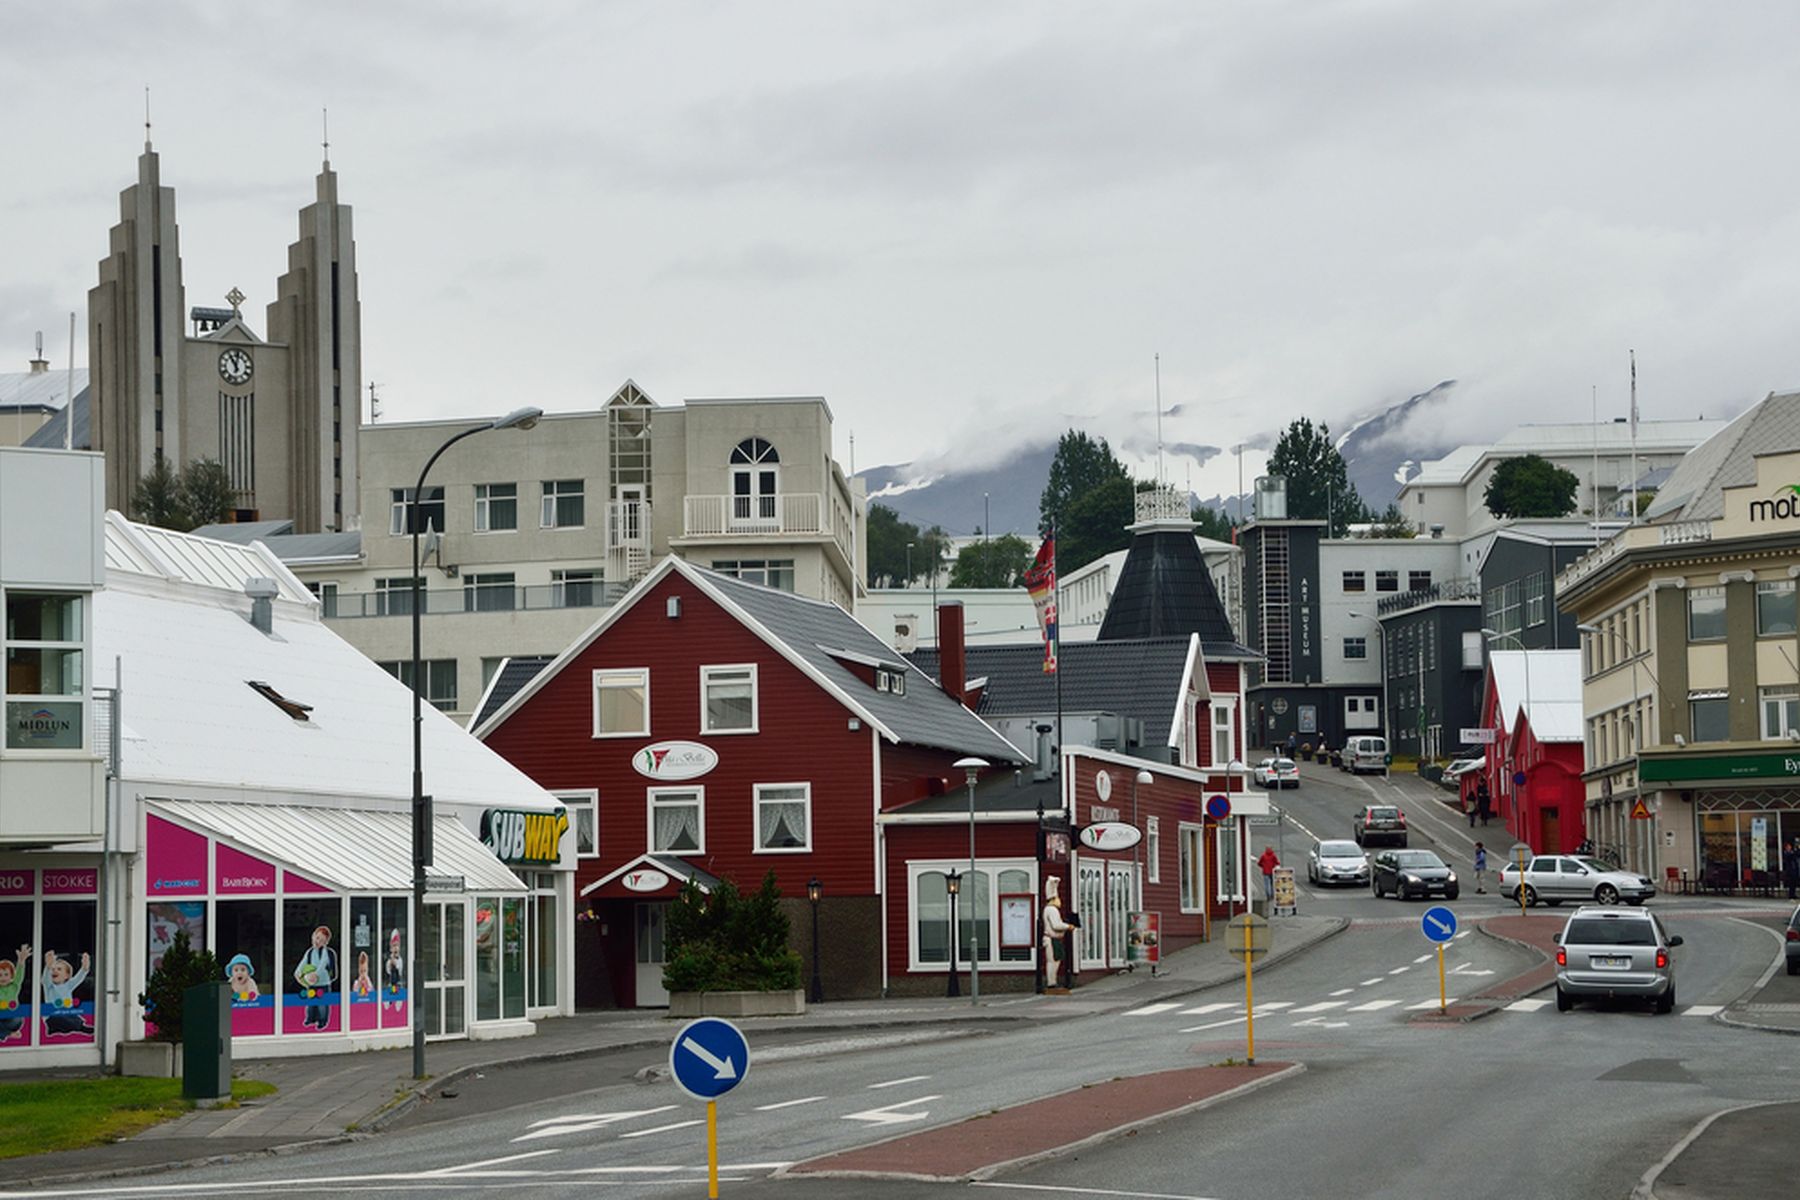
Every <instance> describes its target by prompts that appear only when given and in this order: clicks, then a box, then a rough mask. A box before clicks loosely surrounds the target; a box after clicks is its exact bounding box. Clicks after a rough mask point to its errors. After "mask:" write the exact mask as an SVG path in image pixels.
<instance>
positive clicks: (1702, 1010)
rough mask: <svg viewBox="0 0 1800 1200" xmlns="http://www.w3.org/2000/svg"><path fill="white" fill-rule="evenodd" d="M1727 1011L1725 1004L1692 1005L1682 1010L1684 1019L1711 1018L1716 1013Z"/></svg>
mask: <svg viewBox="0 0 1800 1200" xmlns="http://www.w3.org/2000/svg"><path fill="white" fill-rule="evenodd" d="M1724 1011H1725V1006H1724V1005H1723V1004H1690V1005H1688V1006H1687V1007H1686V1008H1684V1009H1682V1010H1681V1015H1682V1016H1684V1017H1710V1016H1712V1015H1713V1014H1714V1013H1720V1012H1724Z"/></svg>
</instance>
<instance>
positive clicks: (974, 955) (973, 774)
mask: <svg viewBox="0 0 1800 1200" xmlns="http://www.w3.org/2000/svg"><path fill="white" fill-rule="evenodd" d="M956 765H957V766H959V767H961V768H962V769H963V778H964V779H966V780H967V781H968V784H969V899H970V901H971V902H973V901H974V899H975V896H976V893H977V892H979V891H980V890H981V889H980V888H979V887H977V886H976V883H975V780H976V779H978V778H979V777H980V775H981V772H982V771H984V770H985V769H986V768H987V765H988V761H987V759H985V758H975V757H972V756H971V757H969V758H959V759H957V760H956ZM980 924H981V922H980V919H979V918H978V917H977V916H976V914H975V913H973V912H971V913H970V914H969V1003H970V1004H978V1003H980V1001H981V954H980V952H979V951H980V947H979V946H978V945H977V943H976V936H977V932H976V931H977V930H978V929H979V928H980Z"/></svg>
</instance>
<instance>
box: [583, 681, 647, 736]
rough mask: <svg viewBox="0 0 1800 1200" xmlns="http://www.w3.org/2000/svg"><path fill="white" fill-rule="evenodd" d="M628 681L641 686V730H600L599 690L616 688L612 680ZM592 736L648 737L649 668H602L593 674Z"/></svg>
mask: <svg viewBox="0 0 1800 1200" xmlns="http://www.w3.org/2000/svg"><path fill="white" fill-rule="evenodd" d="M625 679H629V680H631V681H632V682H633V683H638V684H642V685H643V688H644V725H643V728H642V729H615V730H611V731H607V730H603V729H601V728H600V689H601V688H604V687H609V686H617V685H615V684H613V683H612V681H613V680H625ZM592 703H593V706H594V718H593V719H594V736H595V737H596V738H628V737H649V736H650V668H649V667H603V668H601V669H599V670H597V671H595V672H594V681H593V701H592Z"/></svg>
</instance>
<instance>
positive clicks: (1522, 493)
mask: <svg viewBox="0 0 1800 1200" xmlns="http://www.w3.org/2000/svg"><path fill="white" fill-rule="evenodd" d="M1580 486H1581V480H1579V479H1577V478H1576V477H1575V473H1574V472H1573V471H1569V470H1566V469H1564V468H1562V467H1559V466H1557V465H1556V464H1555V463H1553V462H1551V461H1550V460H1549V459H1547V458H1545V457H1544V456H1543V455H1541V454H1525V455H1521V456H1520V457H1518V458H1509V459H1507V460H1506V461H1505V462H1503V463H1501V464H1500V465H1499V466H1497V467H1495V468H1494V473H1493V475H1492V476H1490V477H1489V479H1488V485H1487V492H1486V494H1485V495H1484V497H1483V499H1485V500H1486V501H1487V510H1488V511H1489V512H1491V513H1493V514H1494V515H1495V516H1496V517H1566V516H1568V515H1569V514H1570V513H1572V512H1574V511H1575V492H1576V489H1578V488H1579V487H1580Z"/></svg>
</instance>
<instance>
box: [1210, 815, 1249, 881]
mask: <svg viewBox="0 0 1800 1200" xmlns="http://www.w3.org/2000/svg"><path fill="white" fill-rule="evenodd" d="M1236 826H1237V822H1236V821H1233V822H1231V823H1230V824H1227V825H1220V826H1218V827H1217V828H1216V829H1214V830H1213V838H1214V844H1215V845H1216V846H1217V847H1218V852H1219V878H1218V880H1217V881H1216V882H1217V883H1218V886H1217V887H1216V888H1215V889H1214V893H1215V895H1216V897H1217V898H1218V899H1220V900H1243V899H1244V878H1243V872H1242V871H1241V870H1240V869H1239V862H1238V831H1237V828H1236Z"/></svg>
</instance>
